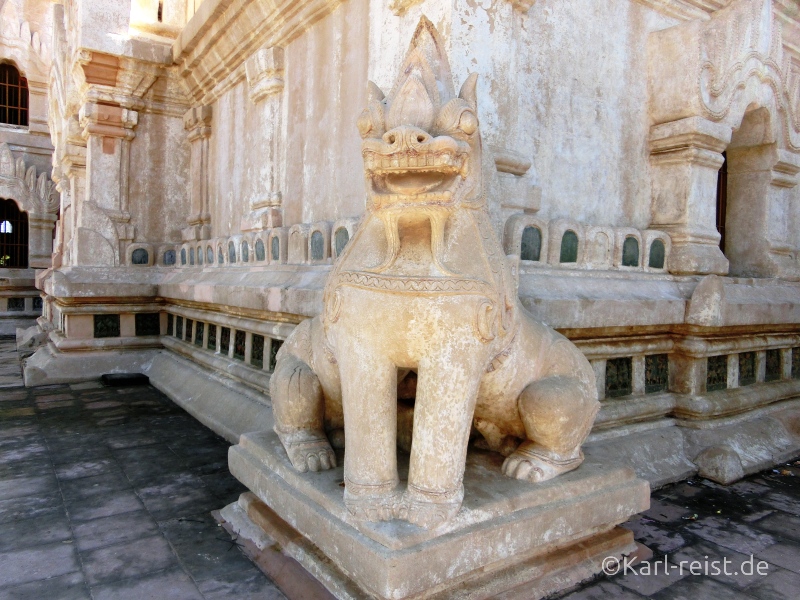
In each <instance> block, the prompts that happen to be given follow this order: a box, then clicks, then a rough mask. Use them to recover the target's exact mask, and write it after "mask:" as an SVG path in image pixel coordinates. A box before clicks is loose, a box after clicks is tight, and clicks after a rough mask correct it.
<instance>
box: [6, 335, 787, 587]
mask: <svg viewBox="0 0 800 600" xmlns="http://www.w3.org/2000/svg"><path fill="white" fill-rule="evenodd" d="M227 447H228V444H227V443H226V442H225V441H224V440H223V439H221V438H219V437H218V436H216V435H215V434H214V433H213V432H211V431H210V430H208V429H207V428H205V427H204V426H202V425H201V424H200V423H198V422H197V421H196V420H195V419H193V418H192V417H190V416H189V415H188V414H187V413H185V412H184V411H183V410H181V409H180V408H179V407H177V406H176V405H175V404H173V403H172V402H171V401H170V400H169V399H167V398H166V397H165V396H163V395H162V394H161V393H159V392H158V391H157V390H155V389H154V388H152V387H150V386H146V385H145V386H129V387H104V386H103V385H101V384H100V383H99V382H87V383H81V384H76V385H59V386H48V387H41V388H33V389H26V388H24V387H22V380H21V378H20V371H19V362H18V360H17V356H16V352H15V351H14V342H13V340H11V339H0V600H3V599H6V598H9V599H11V598H13V599H27V598H30V599H36V600H40V599H46V600H62V599H63V600H70V599H80V598H92V599H94V600H100V599H103V600H106V599H108V600H111V599H115V600H116V599H119V600H122V599H131V600H141V599H154V600H173V599H174V600H184V599H186V600H189V599H206V600H216V599H234V598H235V599H240V600H247V599H256V598H258V599H272V598H283V597H284V596H283V594H281V592H280V591H279V590H278V589H277V587H276V586H275V585H274V584H273V583H272V582H271V581H270V579H269V578H267V577H266V576H265V575H263V574H262V572H261V571H259V570H258V569H257V568H256V567H255V566H254V565H253V563H251V562H250V560H249V559H248V558H247V557H246V556H245V555H244V554H243V553H242V551H241V550H240V548H239V546H238V544H237V543H236V542H235V541H234V540H232V539H231V538H230V536H229V535H228V534H227V533H226V532H225V530H224V529H222V528H221V527H219V526H218V525H217V523H216V522H215V520H214V519H213V517H212V516H211V514H210V512H211V511H212V510H216V509H219V508H222V507H223V506H225V505H226V504H228V503H230V502H233V501H234V500H236V498H237V497H238V495H239V494H240V493H241V492H242V491H244V489H243V487H242V486H241V484H239V483H238V482H237V481H236V480H235V479H234V478H233V477H232V476H231V475H230V474H229V473H228V471H227V459H226V455H227ZM798 465H800V462H799V463H794V462H793V463H790V464H788V465H784V466H781V467H779V468H776V469H772V470H769V471H766V472H764V473H760V474H758V475H754V476H751V477H748V478H747V479H746V480H744V481H741V482H739V483H737V484H734V485H732V486H729V487H723V486H718V485H715V484H712V483H711V482H707V481H702V480H693V481H688V482H684V483H680V484H677V485H674V486H670V487H668V488H665V489H663V490H659V491H658V492H656V493H655V494H654V496H653V502H652V508H651V509H650V511H648V512H647V513H645V514H644V515H642V516H640V517H639V518H637V519H635V520H633V521H630V522H629V523H627V524H626V526H627V527H629V528H631V529H632V530H633V531H634V533H635V535H636V538H637V540H638V541H640V542H642V543H643V544H645V545H647V546H648V547H649V548H651V549H652V550H653V552H654V557H653V559H652V560H651V561H649V563H648V564H649V568H650V570H651V574H649V575H645V574H642V573H641V571H643V570H644V569H645V568H647V567H644V566H643V565H641V564H640V565H637V566H636V567H635V569H636V570H637V571H639V573H638V574H634V573H631V572H629V573H627V574H624V573H620V574H618V575H616V576H614V577H601V578H599V579H597V580H595V581H593V582H591V583H589V584H587V585H585V586H583V587H582V588H581V589H579V590H577V591H574V592H571V593H568V594H566V595H563V596H562V597H563V598H565V599H569V600H600V599H608V598H610V599H620V600H637V599H641V598H653V599H655V600H682V599H686V600H697V599H700V600H703V599H706V598H708V599H714V600H745V599H749V600H753V599H760V600H786V599H790V600H791V599H800V468H799V467H798ZM751 556H752V557H753V558H752V559H751ZM724 559H728V562H727V564H726V563H724V562H723V561H724ZM694 560H698V561H700V563H699V565H700V566H699V569H700V571H701V572H702V571H703V570H705V571H707V572H708V573H710V574H708V575H703V574H700V575H694V574H691V573H690V572H689V569H690V563H691V561H694ZM751 560H752V563H753V568H754V574H753V575H745V574H742V573H741V572H739V573H738V574H731V575H725V574H724V572H721V573H720V574H713V573H714V569H713V566H714V563H713V561H719V563H717V564H718V565H719V570H720V571H724V570H727V571H728V572H729V573H733V572H735V571H741V570H742V566H743V565H744V570H747V568H748V567H747V565H746V563H748V561H751ZM681 561H684V568H683V570H681V567H680V564H681ZM760 561H763V563H761V564H760ZM704 564H707V565H708V567H703V565H704ZM665 565H667V567H665ZM759 566H760V568H761V573H762V574H760V575H759V574H758V572H757V571H758V567H759ZM656 569H657V572H656ZM694 569H695V570H697V569H698V567H697V565H695V566H694ZM665 571H669V572H668V573H666V574H665Z"/></svg>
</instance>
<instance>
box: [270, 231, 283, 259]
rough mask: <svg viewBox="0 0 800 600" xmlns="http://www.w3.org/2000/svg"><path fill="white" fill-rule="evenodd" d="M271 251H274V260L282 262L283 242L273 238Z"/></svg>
mask: <svg viewBox="0 0 800 600" xmlns="http://www.w3.org/2000/svg"><path fill="white" fill-rule="evenodd" d="M270 246H271V250H272V260H280V259H281V241H280V240H279V239H278V238H277V236H276V237H273V238H272V241H271V242H270Z"/></svg>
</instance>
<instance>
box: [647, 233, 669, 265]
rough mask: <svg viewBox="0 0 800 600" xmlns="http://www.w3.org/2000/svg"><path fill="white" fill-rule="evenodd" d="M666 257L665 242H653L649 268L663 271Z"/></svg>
mask: <svg viewBox="0 0 800 600" xmlns="http://www.w3.org/2000/svg"><path fill="white" fill-rule="evenodd" d="M664 255H665V250H664V242H662V241H661V240H653V243H652V244H650V260H649V261H648V263H647V264H648V266H649V267H650V268H651V269H663V268H664Z"/></svg>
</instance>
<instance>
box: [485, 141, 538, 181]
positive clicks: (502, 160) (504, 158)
mask: <svg viewBox="0 0 800 600" xmlns="http://www.w3.org/2000/svg"><path fill="white" fill-rule="evenodd" d="M490 150H491V151H492V154H493V155H494V164H495V168H497V170H498V171H499V172H500V173H510V174H511V175H517V176H518V177H521V176H523V175H525V173H527V172H528V171H529V170H530V168H531V166H532V165H533V163H532V162H531V160H530V159H529V158H527V157H526V156H523V155H522V154H520V153H518V152H514V151H513V150H508V149H507V148H501V147H499V146H490Z"/></svg>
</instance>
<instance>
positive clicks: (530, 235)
mask: <svg viewBox="0 0 800 600" xmlns="http://www.w3.org/2000/svg"><path fill="white" fill-rule="evenodd" d="M541 254H542V232H541V231H540V230H539V228H538V227H533V226H531V225H529V226H528V227H526V228H525V229H523V230H522V242H521V244H520V253H519V258H520V260H539V259H540V258H541Z"/></svg>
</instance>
